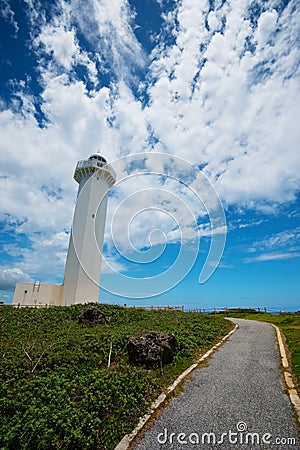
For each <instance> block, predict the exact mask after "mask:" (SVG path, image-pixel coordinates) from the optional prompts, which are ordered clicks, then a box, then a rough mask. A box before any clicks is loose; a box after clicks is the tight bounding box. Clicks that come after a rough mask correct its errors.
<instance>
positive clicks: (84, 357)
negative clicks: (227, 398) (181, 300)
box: [0, 305, 233, 450]
mask: <svg viewBox="0 0 300 450" xmlns="http://www.w3.org/2000/svg"><path fill="white" fill-rule="evenodd" d="M84 307H85V306H83V305H76V306H72V307H53V308H48V309H47V308H45V309H32V308H22V309H16V308H13V307H12V306H3V307H1V309H0V333H1V352H0V357H1V359H0V375H1V380H2V382H1V385H0V414H1V418H2V420H1V421H0V448H1V449H2V448H3V449H5V450H10V449H11V450H13V449H14V450H15V449H26V450H27V449H28V450H31V449H32V450H33V449H34V450H38V449H43V450H50V449H51V450H52V449H53V450H57V449H63V450H68V449H72V450H83V449H103V450H104V449H113V448H115V446H116V444H117V443H118V442H119V440H120V439H121V438H122V437H123V435H124V434H126V433H129V432H130V431H131V430H132V429H133V428H134V426H135V425H136V424H137V422H138V419H139V417H140V416H142V415H143V414H144V413H145V412H146V411H147V409H148V408H149V405H150V404H151V402H152V401H153V400H154V399H155V398H156V397H157V396H158V395H159V393H161V392H162V391H163V389H164V388H165V387H167V386H169V385H170V384H171V382H172V381H173V380H174V379H175V378H176V377H177V376H178V375H179V374H180V373H181V372H182V371H183V370H185V369H186V368H187V367H188V366H189V365H190V364H191V363H192V362H193V360H194V358H195V356H196V355H199V353H202V352H205V351H206V350H207V349H208V348H210V347H211V346H212V345H213V344H214V343H216V342H217V341H218V340H219V339H220V338H221V337H222V336H224V335H225V334H226V333H227V332H228V331H229V330H230V329H232V328H233V324H232V323H230V322H229V321H226V320H225V319H224V318H223V317H222V316H218V315H217V316H215V315H201V314H197V313H183V312H179V311H145V310H142V309H126V308H122V307H118V306H114V305H98V307H99V308H100V310H101V311H102V312H103V313H104V314H105V315H106V316H108V317H109V318H110V321H109V323H108V324H106V325H103V326H99V327H96V328H91V327H88V326H82V325H79V324H78V323H77V321H76V318H77V315H78V314H79V312H80V311H81V310H82V309H83V308H84ZM138 331H161V332H164V333H174V334H175V336H176V339H177V350H176V354H175V359H174V362H173V364H171V365H168V366H165V367H164V368H163V372H162V371H161V370H160V368H157V369H152V370H146V369H143V368H140V367H132V366H131V365H130V364H129V363H128V356H127V352H126V344H127V341H128V338H129V337H131V336H132V335H133V334H135V333H136V332H138ZM111 350H112V351H111ZM110 351H111V365H110V367H109V368H108V367H107V366H108V358H109V354H110Z"/></svg>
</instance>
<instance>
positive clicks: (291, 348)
mask: <svg viewBox="0 0 300 450" xmlns="http://www.w3.org/2000/svg"><path fill="white" fill-rule="evenodd" d="M228 316H234V317H241V318H243V319H251V320H260V321H263V322H270V323H273V324H275V325H277V326H278V327H279V328H280V329H281V331H282V333H283V335H284V337H285V341H286V346H287V349H288V357H289V361H290V364H291V368H292V372H293V374H294V378H295V381H296V384H297V386H296V388H297V390H298V392H299V394H300V314H293V313H281V314H268V313H265V314H236V313H234V314H228Z"/></svg>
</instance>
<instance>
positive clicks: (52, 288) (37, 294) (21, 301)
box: [12, 283, 63, 307]
mask: <svg viewBox="0 0 300 450" xmlns="http://www.w3.org/2000/svg"><path fill="white" fill-rule="evenodd" d="M62 294H63V286H62V285H58V284H40V283H17V284H16V288H15V293H14V297H13V301H12V304H13V305H14V306H17V305H20V306H36V307H39V306H40V307H41V306H46V305H47V306H60V305H61V299H62Z"/></svg>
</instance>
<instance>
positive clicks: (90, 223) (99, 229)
mask: <svg viewBox="0 0 300 450" xmlns="http://www.w3.org/2000/svg"><path fill="white" fill-rule="evenodd" d="M74 178H75V180H76V181H77V182H78V183H79V188H78V194H77V201H76V206H75V212H74V217H73V224H72V230H71V236H70V242H69V249H68V255H67V261H66V266H65V277H64V282H63V284H62V285H56V284H41V283H39V282H36V281H35V282H34V283H17V284H16V288H15V293H14V298H13V302H12V304H13V305H17V306H36V307H43V306H59V305H63V306H64V305H67V306H68V305H73V304H75V303H89V302H98V297H99V282H100V270H101V260H102V247H103V238H104V228H105V220H106V209H107V197H108V192H109V190H110V188H111V187H112V186H113V185H114V183H115V181H116V174H115V171H114V170H113V168H112V167H111V166H110V165H109V164H107V162H106V159H105V158H103V156H101V155H100V153H94V154H92V155H91V156H90V157H89V158H88V159H85V160H83V161H78V163H77V166H76V169H75V173H74Z"/></svg>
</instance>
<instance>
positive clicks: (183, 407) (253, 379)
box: [134, 319, 300, 450]
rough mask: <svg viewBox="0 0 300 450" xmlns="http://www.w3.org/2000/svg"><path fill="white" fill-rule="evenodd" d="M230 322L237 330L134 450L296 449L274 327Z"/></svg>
mask: <svg viewBox="0 0 300 450" xmlns="http://www.w3.org/2000/svg"><path fill="white" fill-rule="evenodd" d="M232 321H233V322H234V323H238V325H239V329H238V330H237V331H236V332H235V333H234V334H233V335H232V336H231V338H230V339H229V340H228V341H227V342H226V344H225V345H224V346H222V347H221V348H220V349H219V350H218V351H217V353H215V354H214V356H213V357H212V358H211V359H210V360H209V362H208V365H207V367H203V368H200V369H197V370H195V371H194V372H193V378H192V380H190V381H188V382H186V384H185V389H184V391H183V392H182V393H181V394H180V395H179V396H178V397H176V398H173V399H172V401H171V402H170V404H169V406H168V407H167V408H166V409H164V410H163V411H162V413H161V416H160V418H159V419H157V420H156V422H155V423H154V425H153V427H152V428H151V429H149V430H148V431H146V432H145V434H144V436H143V437H142V438H141V440H140V442H139V443H138V444H137V445H136V446H135V447H134V450H156V449H170V450H171V449H174V450H185V449H186V450H193V449H197V448H201V449H220V448H222V449H226V450H227V449H228V450H232V449H235V448H236V449H239V450H242V449H248V450H249V449H251V450H252V449H277V450H279V449H285V450H287V449H297V448H298V449H299V448H300V439H299V438H300V436H299V430H298V427H297V424H296V420H295V418H294V412H293V409H292V406H291V404H290V400H289V397H288V395H287V393H286V392H285V387H284V385H283V380H282V375H281V372H280V368H279V365H280V358H279V353H278V349H277V346H276V336H275V330H274V328H273V327H272V326H271V325H269V324H266V323H261V322H256V321H250V320H243V319H232ZM172 433H173V434H172ZM180 433H184V434H180ZM291 439H292V440H294V442H293V441H291Z"/></svg>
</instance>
